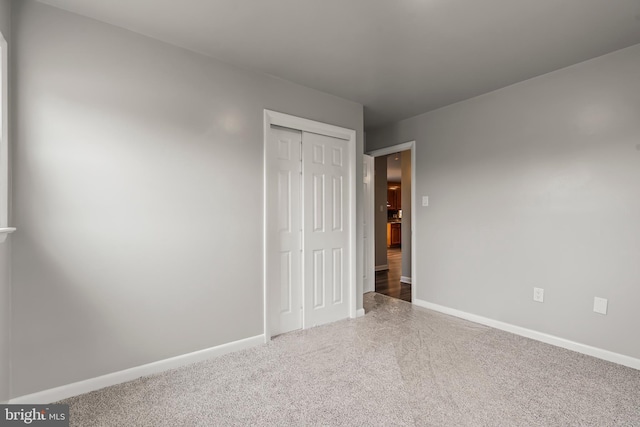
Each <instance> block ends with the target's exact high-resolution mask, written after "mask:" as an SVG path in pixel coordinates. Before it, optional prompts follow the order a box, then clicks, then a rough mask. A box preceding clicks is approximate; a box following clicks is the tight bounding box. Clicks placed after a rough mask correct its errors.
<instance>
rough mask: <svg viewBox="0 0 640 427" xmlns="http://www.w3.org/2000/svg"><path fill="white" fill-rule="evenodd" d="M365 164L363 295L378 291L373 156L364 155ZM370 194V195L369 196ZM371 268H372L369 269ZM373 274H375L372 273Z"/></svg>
mask: <svg viewBox="0 0 640 427" xmlns="http://www.w3.org/2000/svg"><path fill="white" fill-rule="evenodd" d="M363 156H364V157H363V158H364V162H363V166H362V167H363V175H364V178H365V179H366V180H368V181H367V184H368V187H367V190H368V191H364V193H363V195H362V200H363V206H364V207H363V209H362V211H363V214H362V216H363V218H365V219H366V221H363V223H364V227H365V228H366V230H363V232H362V235H363V236H365V237H366V238H367V239H369V241H368V242H363V245H362V254H363V262H362V268H363V269H364V272H363V275H362V276H363V277H362V290H363V293H367V292H375V290H376V277H375V275H376V273H375V269H376V261H375V260H376V247H375V240H376V239H375V237H376V236H375V235H374V234H375V223H376V218H375V200H374V199H375V197H376V195H375V182H376V180H375V174H374V169H375V166H374V165H375V158H374V157H373V156H371V155H368V154H364V155H363ZM363 183H364V182H363ZM367 193H368V194H367ZM367 267H371V268H367ZM372 272H373V273H372Z"/></svg>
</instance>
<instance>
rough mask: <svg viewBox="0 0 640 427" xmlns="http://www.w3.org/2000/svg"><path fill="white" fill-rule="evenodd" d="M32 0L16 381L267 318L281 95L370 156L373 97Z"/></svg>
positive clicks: (23, 65)
mask: <svg viewBox="0 0 640 427" xmlns="http://www.w3.org/2000/svg"><path fill="white" fill-rule="evenodd" d="M16 12H17V13H16V20H15V21H14V23H13V24H14V30H15V34H16V38H15V40H16V42H17V44H16V50H17V73H18V74H17V75H19V78H18V79H17V85H16V90H17V93H18V103H17V115H18V123H17V125H18V127H17V131H18V135H17V140H16V146H15V153H14V154H15V156H14V214H15V218H16V219H17V221H16V226H17V227H18V228H19V230H20V232H19V233H16V235H15V238H14V261H13V274H14V276H13V280H14V284H15V286H14V293H13V308H14V318H13V321H14V343H13V346H12V348H13V352H12V353H13V354H12V356H13V375H14V387H13V392H12V394H13V396H20V395H24V394H28V393H33V392H37V391H40V390H43V389H48V388H51V387H56V386H60V385H63V384H67V383H71V382H75V381H79V380H84V379H87V378H92V377H95V376H98V375H102V374H106V373H110V372H114V371H119V370H122V369H126V368H130V367H134V366H137V365H141V364H145V363H149V362H153V361H156V360H160V359H165V358H168V357H172V356H177V355H180V354H184V353H189V352H192V351H195V350H200V349H204V348H208V347H212V346H216V345H219V344H223V343H227V342H231V341H235V340H239V339H243V338H247V337H252V336H255V335H260V334H262V333H263V298H262V293H263V291H262V280H263V275H262V257H263V253H262V235H263V226H262V222H263V200H262V199H263V109H264V108H268V109H272V110H276V111H281V112H285V113H289V114H294V115H297V116H302V117H306V118H310V119H313V120H318V121H321V122H327V123H331V124H335V125H338V126H344V127H347V128H351V129H356V131H357V153H358V155H360V154H361V153H362V149H363V142H362V136H363V132H362V125H363V117H362V115H363V113H362V106H361V105H359V104H356V103H352V102H350V101H345V100H342V99H340V98H337V97H334V96H331V95H327V94H323V93H320V92H317V91H314V90H311V89H307V88H304V87H301V86H298V85H294V84H291V83H288V82H286V81H283V80H280V79H275V78H271V77H268V76H264V75H260V74H255V73H252V72H249V71H246V70H244V69H239V68H235V67H232V66H229V65H227V64H224V63H221V62H218V61H215V60H212V59H210V58H206V57H203V56H200V55H198V54H195V53H192V52H189V51H186V50H182V49H180V48H176V47H173V46H170V45H167V44H163V43H160V42H157V41H154V40H152V39H149V38H146V37H143V36H139V35H137V34H134V33H131V32H128V31H125V30H122V29H119V28H116V27H113V26H109V25H106V24H102V23H99V22H96V21H93V20H90V19H86V18H83V17H80V16H76V15H73V14H70V13H67V12H64V11H61V10H57V9H54V8H51V7H49V6H45V5H42V4H39V3H34V2H31V1H27V2H21V3H20V7H18V8H17V9H16ZM356 164H357V165H358V166H357V176H358V177H359V178H358V180H357V182H362V162H360V161H358V162H356ZM357 187H358V193H357V200H358V202H357V203H358V213H357V216H358V219H357V221H356V222H357V224H359V228H358V251H359V252H358V271H357V277H358V278H360V281H359V282H358V298H359V299H358V304H357V305H358V307H359V308H360V307H362V295H361V294H362V282H361V278H362V256H361V254H362V247H361V245H362V243H361V241H362V238H361V237H362V233H361V231H362V220H361V218H362V206H361V205H362V203H361V199H362V186H357Z"/></svg>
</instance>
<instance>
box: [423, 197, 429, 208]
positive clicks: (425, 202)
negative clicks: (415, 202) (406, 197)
mask: <svg viewBox="0 0 640 427" xmlns="http://www.w3.org/2000/svg"><path fill="white" fill-rule="evenodd" d="M422 206H429V196H422Z"/></svg>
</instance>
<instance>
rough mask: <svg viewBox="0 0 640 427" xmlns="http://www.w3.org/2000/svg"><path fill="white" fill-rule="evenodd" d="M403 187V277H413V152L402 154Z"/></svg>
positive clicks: (408, 151) (407, 151)
mask: <svg viewBox="0 0 640 427" xmlns="http://www.w3.org/2000/svg"><path fill="white" fill-rule="evenodd" d="M400 169H401V173H402V182H401V184H402V186H401V187H400V192H401V196H400V197H401V199H402V229H401V230H402V236H401V239H402V276H405V277H411V203H413V200H411V184H412V183H411V150H406V151H403V152H402V153H400Z"/></svg>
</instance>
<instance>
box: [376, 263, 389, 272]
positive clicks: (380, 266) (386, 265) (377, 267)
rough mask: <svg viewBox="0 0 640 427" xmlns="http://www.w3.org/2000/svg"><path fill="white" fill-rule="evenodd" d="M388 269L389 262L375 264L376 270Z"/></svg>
mask: <svg viewBox="0 0 640 427" xmlns="http://www.w3.org/2000/svg"><path fill="white" fill-rule="evenodd" d="M388 269H389V264H383V265H376V271H384V270H388Z"/></svg>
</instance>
